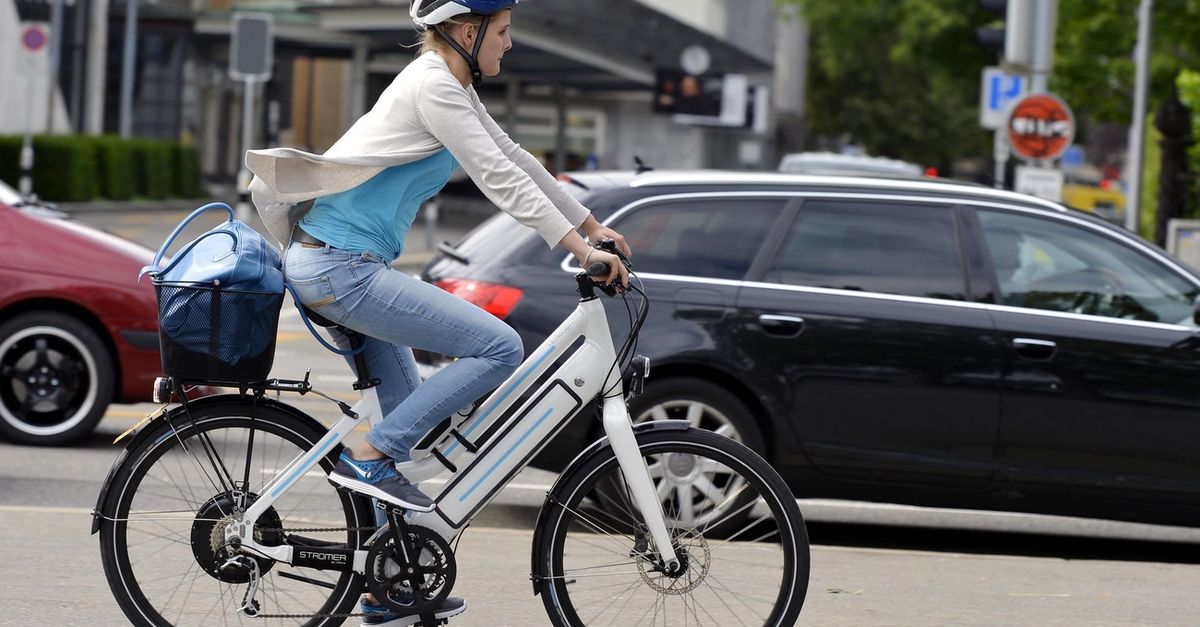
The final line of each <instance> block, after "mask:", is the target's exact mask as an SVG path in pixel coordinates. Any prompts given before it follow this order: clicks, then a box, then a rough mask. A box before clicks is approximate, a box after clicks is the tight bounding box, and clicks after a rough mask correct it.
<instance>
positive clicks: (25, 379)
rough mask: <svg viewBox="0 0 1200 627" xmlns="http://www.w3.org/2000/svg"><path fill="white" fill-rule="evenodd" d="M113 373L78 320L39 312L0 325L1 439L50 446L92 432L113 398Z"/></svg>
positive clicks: (104, 352) (103, 350) (100, 346)
mask: <svg viewBox="0 0 1200 627" xmlns="http://www.w3.org/2000/svg"><path fill="white" fill-rule="evenodd" d="M114 370H115V369H114V368H113V365H112V357H111V356H110V352H109V349H108V347H107V346H106V345H105V344H104V342H103V341H102V340H101V338H100V336H99V335H97V333H96V332H95V331H94V330H92V328H91V327H89V326H88V325H87V324H85V323H84V322H83V321H81V320H79V319H78V318H75V317H72V316H69V315H67V314H63V313H59V312H53V311H37V312H30V313H25V314H21V315H19V316H17V317H15V318H13V319H11V320H8V321H7V322H5V323H3V324H0V435H3V436H4V437H6V438H8V439H10V440H12V441H14V442H18V443H21V444H34V445H42V446H52V445H58V444H65V443H68V442H71V441H73V440H76V439H79V438H81V437H83V436H85V435H87V434H88V433H91V432H92V430H93V429H94V428H95V426H96V423H97V422H99V421H100V418H101V417H103V416H104V412H105V410H106V409H108V405H109V402H110V401H111V400H112V398H113V386H114V385H115V373H114Z"/></svg>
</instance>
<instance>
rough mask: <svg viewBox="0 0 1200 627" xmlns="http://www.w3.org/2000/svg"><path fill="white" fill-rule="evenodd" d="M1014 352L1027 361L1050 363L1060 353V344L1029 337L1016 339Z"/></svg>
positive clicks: (1013, 342) (1013, 344)
mask: <svg viewBox="0 0 1200 627" xmlns="http://www.w3.org/2000/svg"><path fill="white" fill-rule="evenodd" d="M1012 346H1013V350H1015V351H1017V354H1018V355H1020V356H1022V357H1024V358H1025V359H1032V360H1034V361H1050V360H1051V359H1053V358H1054V353H1055V352H1057V351H1058V344H1055V343H1054V342H1051V341H1049V340H1034V339H1030V338H1027V337H1018V338H1014V339H1013V341H1012Z"/></svg>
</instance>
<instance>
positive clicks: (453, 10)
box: [408, 0, 520, 28]
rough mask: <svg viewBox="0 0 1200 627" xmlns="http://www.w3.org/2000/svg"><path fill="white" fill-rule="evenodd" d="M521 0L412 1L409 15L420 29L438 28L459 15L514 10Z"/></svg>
mask: <svg viewBox="0 0 1200 627" xmlns="http://www.w3.org/2000/svg"><path fill="white" fill-rule="evenodd" d="M518 2H520V0H412V6H410V7H409V9H408V13H409V15H412V19H413V22H416V24H417V26H418V27H420V28H428V27H430V26H437V25H438V24H441V23H442V22H445V21H446V20H448V19H450V18H452V17H455V16H457V15H464V14H466V13H479V14H482V15H491V14H492V13H497V12H499V11H503V10H504V9H509V8H512V7H513V6H514V5H516V4H517V3H518Z"/></svg>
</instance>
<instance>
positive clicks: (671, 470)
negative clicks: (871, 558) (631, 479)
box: [535, 429, 809, 627]
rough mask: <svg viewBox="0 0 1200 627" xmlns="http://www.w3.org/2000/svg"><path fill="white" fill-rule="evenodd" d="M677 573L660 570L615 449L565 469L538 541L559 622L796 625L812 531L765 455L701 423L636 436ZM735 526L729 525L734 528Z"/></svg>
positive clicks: (546, 588) (549, 600)
mask: <svg viewBox="0 0 1200 627" xmlns="http://www.w3.org/2000/svg"><path fill="white" fill-rule="evenodd" d="M637 440H638V446H639V448H640V449H641V453H642V457H643V458H644V459H645V461H646V465H647V467H648V468H649V470H650V474H651V476H652V477H653V478H654V479H655V485H656V486H657V488H658V493H659V497H660V498H661V499H662V503H663V509H664V510H665V513H666V517H667V524H668V527H669V528H670V531H671V535H672V538H673V541H674V544H675V551H676V554H677V555H678V556H679V558H680V562H681V567H682V568H681V570H680V571H679V572H673V573H670V574H668V573H667V572H665V571H664V569H663V568H662V566H661V564H659V560H658V559H657V552H656V551H654V549H653V546H652V544H653V541H652V540H651V539H650V537H649V533H648V532H647V531H646V526H645V524H644V523H643V522H642V517H641V515H640V514H638V513H636V512H637V511H638V510H637V508H636V507H635V506H634V505H633V499H632V497H631V496H630V494H629V491H628V489H627V488H626V486H625V482H624V479H623V477H622V475H621V469H620V466H619V465H618V463H617V459H616V456H615V455H614V454H613V451H612V449H611V448H606V449H603V451H602V452H601V453H600V454H596V455H593V456H592V457H591V458H589V459H587V460H586V461H584V462H583V463H582V464H581V465H580V466H578V467H576V468H575V469H573V470H569V471H568V473H569V474H567V475H566V476H564V477H563V478H562V480H561V481H562V483H561V485H560V488H559V489H556V491H555V492H554V493H552V495H551V497H550V499H549V500H548V501H547V503H546V505H545V507H546V508H548V509H547V511H546V512H545V513H544V514H543V517H542V519H541V520H542V524H543V525H545V526H543V527H542V528H541V529H540V531H541V533H540V534H539V535H540V537H541V540H540V542H541V546H540V547H535V551H537V553H536V555H538V556H541V557H540V558H538V559H540V560H542V563H540V564H539V563H536V562H535V569H537V570H539V571H540V573H541V581H542V601H543V603H544V604H545V606H546V611H547V613H548V614H549V616H550V620H551V621H552V622H553V623H554V624H555V625H571V626H577V625H591V626H596V625H640V624H643V623H645V624H650V625H664V626H665V625H696V626H700V625H719V626H722V627H727V626H730V625H769V626H772V627H774V626H784V625H787V626H790V625H792V624H794V623H795V621H796V619H797V617H799V615H800V609H801V607H802V606H803V604H804V596H805V593H806V591H807V588H808V574H809V553H808V533H807V531H806V530H805V527H804V520H803V518H802V516H801V514H800V509H799V507H797V505H796V500H795V498H794V497H793V496H792V493H791V491H790V490H788V488H787V485H786V484H785V483H784V482H783V479H782V478H780V476H779V474H778V473H777V472H776V471H775V469H774V468H772V467H771V466H770V465H769V464H767V463H766V462H765V461H763V459H762V458H761V457H759V456H758V455H756V454H755V453H754V452H753V451H751V450H750V449H748V448H746V447H745V446H743V445H741V444H739V443H737V442H734V441H732V440H729V439H728V438H724V437H721V436H719V435H716V434H713V433H709V432H707V431H703V430H699V429H688V430H683V431H657V432H649V433H642V434H639V435H638V436H637ZM731 521H737V524H736V528H734V527H733V526H732V525H730V524H729V523H730V522H731Z"/></svg>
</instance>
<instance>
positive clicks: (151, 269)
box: [138, 201, 240, 281]
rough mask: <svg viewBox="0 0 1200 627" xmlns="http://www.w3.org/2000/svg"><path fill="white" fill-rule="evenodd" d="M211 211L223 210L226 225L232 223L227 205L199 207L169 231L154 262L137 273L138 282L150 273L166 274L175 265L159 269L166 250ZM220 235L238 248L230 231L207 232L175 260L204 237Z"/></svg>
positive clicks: (177, 256)
mask: <svg viewBox="0 0 1200 627" xmlns="http://www.w3.org/2000/svg"><path fill="white" fill-rule="evenodd" d="M211 209H224V210H225V212H226V213H228V214H229V219H228V220H226V222H227V223H228V222H233V208H232V207H230V206H229V205H228V204H226V203H223V202H220V201H218V202H210V203H208V204H207V205H204V206H203V207H200V208H199V209H197V210H195V211H193V212H192V213H191V215H189V216H188V217H186V218H184V219H183V222H180V223H179V225H178V226H176V227H175V230H174V231H171V234H170V235H168V236H167V240H166V241H165V242H163V245H162V246H161V247H159V249H158V252H157V253H155V254H154V260H152V261H151V262H150V265H148V266H146V267H144V268H142V271H141V272H140V273H138V280H139V281H140V280H141V278H142V276H143V275H145V274H146V273H147V272H149V273H152V274H162V273H163V272H166V271H167V270H169V269H171V267H172V266H174V265H175V262H172V263H171V265H169V266H167V267H166V268H164V269H159V267H158V264H159V263H160V262H161V261H162V258H163V255H165V254H166V252H167V250H168V249H170V248H171V244H173V243H175V238H177V237H179V234H180V233H182V232H183V230H184V229H185V228H187V226H188V225H189V224H191V223H192V221H193V220H195V219H196V218H198V217H200V215H201V214H203V213H205V212H207V211H209V210H211ZM221 233H224V234H226V235H228V236H230V237H232V238H233V246H234V248H235V249H236V248H237V247H238V245H239V243H240V242H239V241H238V238H237V234H236V233H234V232H232V231H216V232H214V231H209V232H208V233H205V234H204V235H202V236H200V237H198V238H196V240H195V241H193V242H192V244H190V245H189V246H188V248H185V249H184V250H183V251H180V254H179V255H176V256H175V260H176V261H178V260H179V259H180V258H181V257H182V256H183V253H184V252H186V251H187V250H188V249H190V248H191V247H192V246H193V245H195V244H196V243H197V242H199V241H200V240H202V239H204V238H205V237H208V236H209V235H219V234H221Z"/></svg>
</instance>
